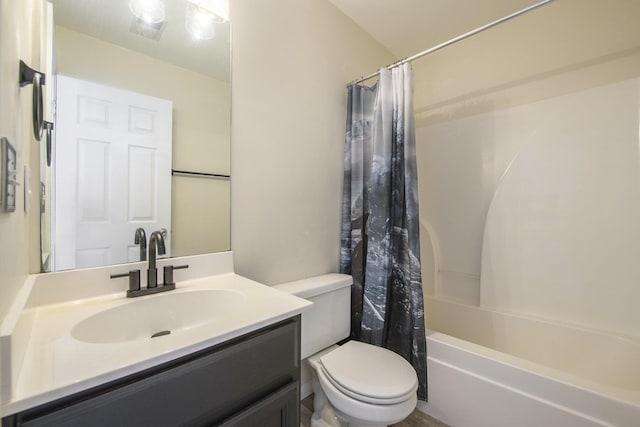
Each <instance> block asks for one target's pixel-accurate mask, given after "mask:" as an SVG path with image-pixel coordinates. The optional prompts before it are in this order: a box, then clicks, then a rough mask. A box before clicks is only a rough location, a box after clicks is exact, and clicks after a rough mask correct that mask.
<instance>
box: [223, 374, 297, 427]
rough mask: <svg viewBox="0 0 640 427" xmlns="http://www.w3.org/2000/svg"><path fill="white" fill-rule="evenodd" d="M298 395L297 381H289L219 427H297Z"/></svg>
mask: <svg viewBox="0 0 640 427" xmlns="http://www.w3.org/2000/svg"><path fill="white" fill-rule="evenodd" d="M298 396H300V392H299V390H298V383H291V384H289V385H287V386H285V387H282V388H281V389H280V390H278V391H276V392H275V393H273V394H271V395H269V396H268V397H266V398H264V399H262V400H260V401H259V402H256V403H255V404H253V405H251V406H249V407H248V408H247V409H245V410H243V411H242V412H240V413H238V414H236V415H235V416H233V417H231V418H230V419H228V420H227V421H225V422H224V423H222V424H221V427H255V426H260V427H294V426H295V427H297V424H298V423H299V421H298V420H299V419H300V414H299V411H300V399H299V397H298Z"/></svg>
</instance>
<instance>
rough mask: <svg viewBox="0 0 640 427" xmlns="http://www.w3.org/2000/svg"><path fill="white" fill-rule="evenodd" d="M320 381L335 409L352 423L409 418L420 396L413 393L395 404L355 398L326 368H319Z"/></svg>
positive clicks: (381, 422) (382, 422)
mask: <svg viewBox="0 0 640 427" xmlns="http://www.w3.org/2000/svg"><path fill="white" fill-rule="evenodd" d="M316 374H317V376H318V382H319V383H320V387H321V388H322V391H323V393H324V394H325V396H326V397H327V399H328V400H329V402H330V403H331V405H332V407H333V408H334V410H335V411H336V412H337V413H338V415H340V416H341V417H343V418H345V419H347V420H349V422H350V423H352V422H353V423H360V424H375V425H389V424H394V423H397V422H400V421H402V420H404V419H405V418H407V417H408V416H409V414H411V412H413V410H414V409H415V407H416V405H417V403H418V398H417V395H416V393H415V392H414V393H411V394H410V395H409V397H408V399H407V400H404V401H402V402H399V403H394V404H382V405H380V404H373V403H366V402H363V401H361V400H359V399H354V398H352V397H350V396H348V395H346V394H344V393H343V392H341V391H340V390H338V389H337V388H336V387H335V386H334V385H333V383H332V382H331V381H330V380H329V379H328V378H327V376H326V374H325V370H324V369H317V370H316Z"/></svg>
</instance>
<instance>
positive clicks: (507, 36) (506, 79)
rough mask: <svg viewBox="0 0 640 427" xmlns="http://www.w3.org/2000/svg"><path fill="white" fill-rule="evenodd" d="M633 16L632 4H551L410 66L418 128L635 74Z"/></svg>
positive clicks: (637, 44) (595, 0) (598, 0)
mask: <svg viewBox="0 0 640 427" xmlns="http://www.w3.org/2000/svg"><path fill="white" fill-rule="evenodd" d="M639 19H640V2H638V1H637V0H562V1H556V2H553V3H550V4H548V5H546V6H543V7H541V8H539V9H536V10H534V11H531V12H529V13H527V14H525V15H522V16H519V17H517V18H515V19H512V20H510V21H508V22H506V23H503V24H501V25H499V26H497V27H494V28H492V29H490V30H487V31H485V32H483V33H481V34H478V35H476V36H474V37H472V38H469V39H466V40H464V41H462V42H459V43H457V44H455V45H452V46H449V47H447V48H445V49H442V50H440V51H438V52H436V53H434V54H431V55H429V56H427V57H425V58H422V59H420V60H418V61H415V62H414V69H415V72H416V74H415V75H416V82H415V111H416V123H417V125H418V126H421V125H426V124H429V123H436V122H441V121H447V120H451V119H455V118H460V117H464V116H468V115H472V114H478V113H482V112H487V111H492V110H495V109H498V108H508V107H511V106H515V105H520V104H525V103H529V102H534V101H537V100H541V99H545V98H549V97H554V96H559V95H562V94H567V93H571V92H576V91H579V90H583V89H587V88H590V87H593V86H598V85H603V84H607V83H613V82H616V81H620V80H624V79H628V78H631V77H634V76H636V75H638V74H639V73H640V31H638V20H639ZM427 47H428V46H425V48H427Z"/></svg>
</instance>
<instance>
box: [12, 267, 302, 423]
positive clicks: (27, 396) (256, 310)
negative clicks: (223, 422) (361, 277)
mask: <svg viewBox="0 0 640 427" xmlns="http://www.w3.org/2000/svg"><path fill="white" fill-rule="evenodd" d="M207 289H224V290H229V291H233V292H235V293H239V294H241V295H242V297H243V300H242V304H241V310H237V311H236V310H230V311H229V312H227V313H225V315H224V316H215V313H212V316H213V317H214V319H215V320H214V321H211V322H207V323H201V324H198V325H197V326H194V327H191V328H184V329H181V330H177V331H172V333H171V334H169V335H165V336H161V337H157V338H153V339H151V338H149V339H138V340H132V341H124V342H118V343H88V342H83V341H79V340H77V339H75V338H74V337H73V336H72V335H71V330H72V328H73V326H74V325H76V324H78V323H79V322H81V321H82V320H84V319H86V318H88V317H90V316H92V315H94V314H96V313H100V312H103V311H104V310H107V309H109V308H113V307H117V306H120V305H124V304H131V303H135V302H136V301H138V300H142V299H143V298H154V297H159V296H164V295H169V294H176V293H186V292H193V291H199V290H207ZM310 305H311V303H310V302H308V301H305V300H303V299H300V298H296V297H294V296H291V295H287V294H285V293H283V292H280V291H277V290H275V289H272V288H271V287H269V286H265V285H262V284H260V283H257V282H254V281H252V280H249V279H247V278H244V277H242V276H239V275H236V274H234V273H226V274H218V275H214V276H209V277H204V278H199V279H193V280H188V281H183V282H179V283H178V284H177V288H176V290H173V291H169V292H163V293H160V294H155V295H149V296H143V297H138V298H126V297H125V295H124V293H123V292H119V293H117V294H110V295H103V296H98V297H94V298H88V299H83V300H78V301H69V302H60V303H56V304H49V305H40V306H35V307H27V308H25V309H24V311H23V312H22V314H21V316H29V318H30V319H31V320H30V322H31V325H32V326H31V331H30V335H29V337H28V344H27V345H26V351H25V357H24V360H23V362H22V367H21V369H20V371H19V373H16V374H17V375H15V378H16V381H15V384H14V385H13V387H12V388H13V390H12V393H11V394H12V395H11V397H10V399H9V400H8V401H6V402H5V403H4V404H3V406H2V416H6V415H10V414H12V413H16V412H19V411H22V410H25V409H28V408H31V407H35V406H38V405H40V404H43V403H46V402H50V401H53V400H55V399H58V398H60V397H64V396H67V395H71V394H73V393H76V392H79V391H82V390H86V389H88V388H91V387H93V386H96V385H99V384H103V383H106V382H109V381H112V380H115V379H117V378H121V377H124V376H127V375H129V374H132V373H135V372H138V371H141V370H143V369H146V368H149V367H152V366H155V365H158V364H161V363H163V362H167V361H170V360H173V359H176V358H178V357H181V356H184V355H187V354H190V353H193V352H195V351H198V350H201V349H204V348H207V347H210V346H212V345H215V344H219V343H222V342H224V341H227V340H229V339H232V338H235V337H239V336H241V335H243V334H246V333H248V332H252V331H255V330H258V329H260V328H262V327H264V326H267V325H270V324H273V323H275V322H278V321H280V320H284V319H287V318H289V317H291V316H294V315H297V314H299V313H301V312H302V311H303V310H304V309H305V308H307V307H308V306H310ZM134 321H135V320H134ZM18 339H25V337H18Z"/></svg>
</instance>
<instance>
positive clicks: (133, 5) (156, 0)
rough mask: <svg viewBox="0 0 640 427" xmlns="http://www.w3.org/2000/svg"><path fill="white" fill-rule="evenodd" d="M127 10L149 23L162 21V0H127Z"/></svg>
mask: <svg viewBox="0 0 640 427" xmlns="http://www.w3.org/2000/svg"><path fill="white" fill-rule="evenodd" d="M129 10H131V13H133V15H134V16H135V17H136V18H138V19H141V20H143V21H144V22H147V23H149V24H157V23H159V22H162V21H164V17H165V15H164V0H129Z"/></svg>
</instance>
